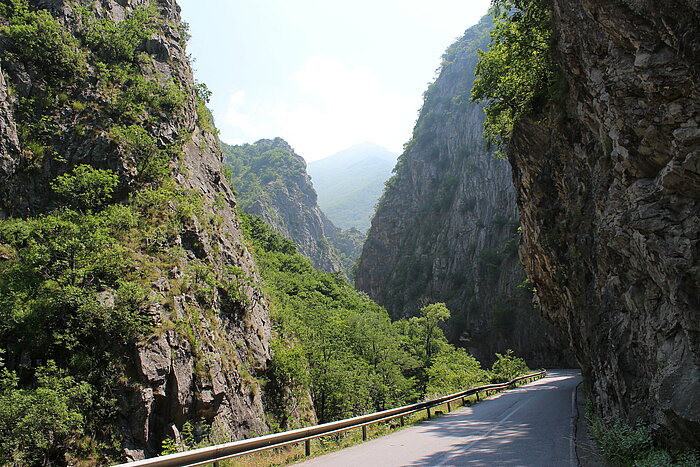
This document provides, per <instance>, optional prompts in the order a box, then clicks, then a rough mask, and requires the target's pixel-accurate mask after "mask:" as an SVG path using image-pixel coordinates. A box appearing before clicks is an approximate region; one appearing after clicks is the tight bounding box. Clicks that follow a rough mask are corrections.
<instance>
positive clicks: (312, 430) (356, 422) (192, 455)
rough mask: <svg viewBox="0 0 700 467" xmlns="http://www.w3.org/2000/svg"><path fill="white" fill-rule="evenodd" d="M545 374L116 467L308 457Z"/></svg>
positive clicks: (180, 466) (178, 466) (168, 466)
mask: <svg viewBox="0 0 700 467" xmlns="http://www.w3.org/2000/svg"><path fill="white" fill-rule="evenodd" d="M546 374H547V371H546V370H541V371H538V372H536V373H532V374H529V375H525V376H520V377H519V378H515V379H514V380H512V381H508V382H507V383H500V384H488V385H485V386H479V387H476V388H471V389H467V390H466V391H461V392H456V393H454V394H449V395H447V396H442V397H438V398H437V399H433V400H429V401H425V402H418V403H416V404H411V405H406V406H403V407H398V408H395V409H389V410H383V411H381V412H375V413H371V414H368V415H360V416H359V417H353V418H346V419H345V420H339V421H337V422H329V423H324V424H323V425H315V426H310V427H307V428H299V429H296V430H292V431H285V432H283V433H273V434H270V435H265V436H259V437H257V438H250V439H243V440H240V441H233V442H230V443H226V444H217V445H216V446H208V447H205V448H199V449H193V450H191V451H184V452H178V453H175V454H168V455H167V456H161V457H152V458H149V459H144V460H140V461H135V462H128V463H126V464H119V466H117V467H127V466H128V467H139V466H148V467H184V466H195V465H204V464H210V463H215V462H218V461H222V460H224V459H229V458H231V457H235V456H239V455H242V454H249V453H252V452H257V451H262V450H265V449H271V448H276V447H281V446H285V445H287V444H293V443H300V442H302V441H304V442H306V454H307V455H309V453H310V444H309V443H310V440H312V439H314V438H319V437H321V436H326V435H331V434H334V433H340V432H343V431H347V430H350V429H352V428H362V434H363V439H366V438H367V432H366V427H367V425H371V424H373V423H377V422H383V421H387V420H391V419H394V418H398V417H403V416H405V415H410V414H412V413H415V412H419V411H421V410H427V411H428V418H430V415H431V414H430V409H431V408H433V407H436V406H438V405H442V404H445V403H446V404H448V411H449V410H450V403H451V402H453V401H456V400H457V399H463V401H462V402H464V398H466V397H467V396H472V395H476V398H477V400H478V399H479V394H480V393H482V392H485V393H486V394H487V395H488V392H489V391H498V390H501V389H507V388H509V387H511V386H515V384H516V383H519V382H521V381H527V380H533V381H534V380H535V379H539V378H540V377H544V376H545V375H546ZM402 422H403V419H402ZM402 424H403V423H402Z"/></svg>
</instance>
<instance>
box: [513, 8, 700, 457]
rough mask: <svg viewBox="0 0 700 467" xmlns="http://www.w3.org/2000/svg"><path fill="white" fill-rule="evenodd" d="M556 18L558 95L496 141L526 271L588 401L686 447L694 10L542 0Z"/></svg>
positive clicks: (697, 331) (694, 273) (697, 344)
mask: <svg viewBox="0 0 700 467" xmlns="http://www.w3.org/2000/svg"><path fill="white" fill-rule="evenodd" d="M554 29H555V37H556V42H555V44H556V47H555V60H556V61H557V62H558V64H559V65H560V67H561V70H562V73H563V76H564V78H565V79H566V83H567V85H568V90H567V93H566V96H565V98H564V102H562V103H558V104H557V105H556V109H550V111H549V113H548V114H546V115H545V114H543V115H537V116H536V118H534V119H532V120H524V121H521V122H520V123H519V124H518V125H517V126H516V129H515V133H514V135H513V138H512V141H511V147H510V148H509V157H510V162H511V164H512V166H513V169H514V173H513V179H514V181H515V185H516V187H517V193H518V204H519V206H520V211H521V220H522V224H523V242H524V254H523V256H522V259H523V263H524V265H525V269H526V270H527V273H528V275H529V277H531V278H532V280H533V281H534V285H535V287H536V288H537V297H538V299H539V303H540V306H541V307H542V309H543V311H544V312H545V313H546V314H547V315H548V316H549V317H550V318H551V319H552V320H554V321H555V322H556V323H557V324H558V325H559V326H560V327H561V328H562V329H564V330H566V332H567V333H568V334H569V335H570V336H571V339H572V341H573V343H574V346H575V351H576V355H577V358H578V360H579V362H581V365H582V368H583V371H584V375H585V377H586V379H587V381H588V383H589V384H590V385H591V387H592V389H593V395H594V397H595V400H596V402H597V404H598V406H599V407H600V408H601V410H602V411H604V413H609V414H613V415H616V416H622V417H626V418H628V419H629V420H630V421H635V420H643V421H646V422H648V423H652V426H656V427H660V429H659V430H658V434H659V435H661V436H665V437H666V438H667V439H669V440H671V441H675V442H678V443H680V444H686V445H690V446H694V447H697V441H698V439H700V300H699V297H700V293H699V291H700V236H699V234H698V233H699V232H700V6H699V5H698V3H697V2H695V1H692V0H688V1H671V2H652V1H648V0H639V1H634V2H632V1H614V2H609V1H601V0H555V1H554ZM543 116H546V117H548V118H549V121H550V123H549V124H539V125H538V124H535V123H533V120H535V119H540V118H541V117H543Z"/></svg>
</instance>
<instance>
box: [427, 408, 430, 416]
mask: <svg viewBox="0 0 700 467" xmlns="http://www.w3.org/2000/svg"><path fill="white" fill-rule="evenodd" d="M427 410H428V418H430V407H428V408H427Z"/></svg>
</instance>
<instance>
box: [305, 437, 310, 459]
mask: <svg viewBox="0 0 700 467" xmlns="http://www.w3.org/2000/svg"><path fill="white" fill-rule="evenodd" d="M304 452H305V453H306V455H307V457H308V456H310V455H311V440H310V439H307V440H306V441H304Z"/></svg>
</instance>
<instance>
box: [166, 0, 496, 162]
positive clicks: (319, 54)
mask: <svg viewBox="0 0 700 467" xmlns="http://www.w3.org/2000/svg"><path fill="white" fill-rule="evenodd" d="M178 3H179V4H180V6H181V7H182V18H183V20H184V21H186V22H187V23H189V25H190V34H191V35H192V38H191V39H190V42H189V45H188V49H187V51H188V53H189V54H190V55H191V56H192V58H193V59H194V63H193V67H194V69H195V77H196V79H197V80H198V81H200V82H203V83H205V84H206V85H207V86H208V87H209V89H210V90H211V91H212V92H213V95H212V99H211V101H210V103H209V107H210V108H211V109H212V111H213V114H214V119H215V121H216V125H217V127H218V128H219V130H220V132H221V134H220V137H221V139H222V140H223V141H224V142H226V143H229V144H243V143H253V142H255V141H257V140H258V139H261V138H275V137H278V136H279V137H282V138H284V139H285V140H287V141H288V142H289V143H290V144H291V145H292V147H293V148H294V149H295V150H296V152H297V153H298V154H299V155H301V156H302V157H304V158H305V159H306V160H307V161H313V160H317V159H321V158H324V157H327V156H330V155H333V154H335V153H336V152H338V151H341V150H343V149H346V148H348V147H350V146H353V145H355V144H358V143H361V142H365V141H372V142H374V143H377V144H379V145H382V146H384V147H386V148H387V149H389V150H391V151H393V152H396V153H400V152H401V150H402V147H403V144H404V143H405V142H407V141H408V140H409V139H410V138H411V133H412V131H413V125H414V124H415V121H416V118H417V116H418V111H419V109H420V106H421V104H422V99H423V97H422V96H423V92H424V91H425V90H426V89H427V86H428V84H429V83H430V82H431V81H433V79H434V78H435V74H436V70H437V68H438V66H439V64H440V57H441V55H442V54H443V53H444V51H445V50H446V49H447V47H448V46H449V45H450V44H451V43H452V42H454V41H455V40H456V39H457V38H458V37H460V36H461V35H462V34H463V33H464V31H465V29H467V28H468V27H469V26H472V25H474V24H476V23H477V22H478V20H479V19H480V18H481V17H482V16H483V15H485V14H486V12H487V10H488V7H489V0H432V1H430V2H428V1H426V0H353V1H343V2H340V1H337V0H179V2H178Z"/></svg>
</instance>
